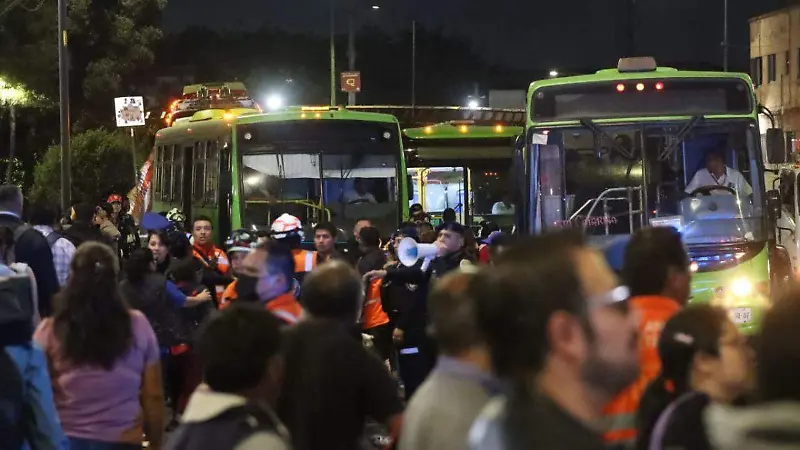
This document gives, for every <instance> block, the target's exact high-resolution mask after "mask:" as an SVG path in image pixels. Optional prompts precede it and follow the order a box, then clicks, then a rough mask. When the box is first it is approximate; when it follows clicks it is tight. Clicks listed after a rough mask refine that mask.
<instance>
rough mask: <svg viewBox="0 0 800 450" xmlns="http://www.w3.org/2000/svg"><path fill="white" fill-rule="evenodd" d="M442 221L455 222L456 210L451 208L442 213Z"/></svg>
mask: <svg viewBox="0 0 800 450" xmlns="http://www.w3.org/2000/svg"><path fill="white" fill-rule="evenodd" d="M442 221H444V222H455V221H456V210H455V209H453V208H447V209H445V210H444V211H442Z"/></svg>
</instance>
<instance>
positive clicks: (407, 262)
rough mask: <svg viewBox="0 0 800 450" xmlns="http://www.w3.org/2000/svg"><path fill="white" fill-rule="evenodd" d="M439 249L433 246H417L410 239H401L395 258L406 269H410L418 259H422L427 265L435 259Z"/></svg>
mask: <svg viewBox="0 0 800 450" xmlns="http://www.w3.org/2000/svg"><path fill="white" fill-rule="evenodd" d="M438 252H439V248H438V247H437V246H436V245H434V244H418V243H417V241H415V240H414V239H412V238H408V237H407V238H403V239H401V240H400V245H398V246H397V258H398V259H399V260H400V262H401V263H402V264H403V265H404V266H407V267H411V266H413V265H414V264H416V263H417V261H419V260H420V259H424V260H425V262H426V266H427V263H429V262H430V260H432V259H433V258H435V257H436V254H437V253H438ZM426 268H427V267H426Z"/></svg>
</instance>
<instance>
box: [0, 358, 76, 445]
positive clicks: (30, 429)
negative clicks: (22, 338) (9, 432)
mask: <svg viewBox="0 0 800 450" xmlns="http://www.w3.org/2000/svg"><path fill="white" fill-rule="evenodd" d="M5 351H6V352H7V353H8V355H9V356H10V357H11V359H12V360H13V361H14V363H15V364H16V365H17V367H18V368H19V371H20V374H22V378H23V380H25V401H26V403H27V407H28V408H29V410H30V412H31V415H30V422H29V423H26V424H25V434H26V436H27V441H28V442H27V444H28V445H27V446H25V447H23V449H24V450H27V449H30V450H59V449H63V450H66V449H68V448H69V443H68V442H67V439H66V437H65V436H64V431H63V430H62V429H61V423H60V422H59V420H58V413H57V412H56V407H55V404H54V403H53V387H52V384H51V383H50V375H49V373H48V371H47V361H46V359H45V356H44V352H43V351H42V349H40V348H39V347H38V346H36V345H35V344H34V345H31V346H17V345H9V346H6V347H5Z"/></svg>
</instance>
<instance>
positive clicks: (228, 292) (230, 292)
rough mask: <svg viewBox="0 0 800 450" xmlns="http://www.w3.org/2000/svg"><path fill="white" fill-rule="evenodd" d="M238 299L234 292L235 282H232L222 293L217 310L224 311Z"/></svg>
mask: <svg viewBox="0 0 800 450" xmlns="http://www.w3.org/2000/svg"><path fill="white" fill-rule="evenodd" d="M238 299H239V294H238V293H237V292H236V280H233V282H232V283H231V284H229V285H228V286H227V287H226V288H225V290H224V291H223V292H222V297H221V299H220V301H219V308H220V309H224V308H227V307H228V305H230V304H231V302H235V301H236V300H238Z"/></svg>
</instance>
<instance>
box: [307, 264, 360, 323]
mask: <svg viewBox="0 0 800 450" xmlns="http://www.w3.org/2000/svg"><path fill="white" fill-rule="evenodd" d="M363 298H364V285H363V284H362V283H361V277H360V276H359V275H358V273H357V272H356V271H355V269H353V268H352V267H351V266H349V265H348V264H346V263H344V262H342V261H331V262H328V263H325V265H324V266H320V267H318V268H317V269H316V270H314V271H313V272H311V273H309V274H308V275H307V276H306V278H305V280H303V286H302V288H301V289H300V303H301V304H302V305H303V307H304V308H305V310H306V311H308V312H309V313H310V314H311V315H313V316H314V317H318V318H326V319H336V320H350V321H351V322H353V323H355V321H356V319H357V317H356V315H357V314H358V311H359V309H360V308H361V303H362V301H363Z"/></svg>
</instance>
